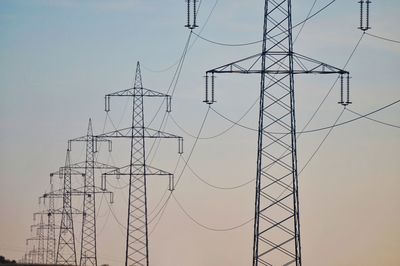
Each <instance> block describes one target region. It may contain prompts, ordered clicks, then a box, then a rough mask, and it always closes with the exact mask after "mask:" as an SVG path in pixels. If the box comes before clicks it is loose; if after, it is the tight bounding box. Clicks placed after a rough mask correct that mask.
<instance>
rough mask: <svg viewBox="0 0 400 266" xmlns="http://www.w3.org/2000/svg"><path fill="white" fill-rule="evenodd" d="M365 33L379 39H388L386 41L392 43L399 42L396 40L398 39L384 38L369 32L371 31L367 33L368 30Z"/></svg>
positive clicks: (399, 42)
mask: <svg viewBox="0 0 400 266" xmlns="http://www.w3.org/2000/svg"><path fill="white" fill-rule="evenodd" d="M365 34H367V35H369V36H371V37H374V38H377V39H381V40H384V41H388V42H393V43H398V44H400V41H398V40H394V39H390V38H386V37H382V36H378V35H374V34H371V33H368V32H366V33H365Z"/></svg>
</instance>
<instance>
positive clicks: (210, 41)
mask: <svg viewBox="0 0 400 266" xmlns="http://www.w3.org/2000/svg"><path fill="white" fill-rule="evenodd" d="M335 1H336V0H332V1H331V2H329V3H328V4H326V5H325V6H323V7H322V8H321V9H319V10H318V11H316V12H315V13H313V14H312V15H310V14H309V15H308V16H307V17H306V19H304V20H302V21H300V22H299V23H297V24H296V25H294V26H293V27H292V29H294V28H297V27H298V26H300V25H302V24H304V23H305V22H307V21H308V20H310V19H312V18H313V17H315V16H316V15H318V14H319V13H321V12H322V11H324V10H325V9H327V8H328V7H329V6H330V5H332V4H333V3H334V2H335ZM315 2H316V1H315ZM315 2H314V4H313V6H314V5H315ZM193 34H194V35H196V36H197V37H198V38H200V39H202V40H203V41H206V42H209V43H212V44H216V45H221V46H231V47H240V46H248V45H253V44H257V43H261V42H262V40H258V41H252V42H245V43H223V42H217V41H213V40H210V39H207V38H205V37H203V36H201V35H200V34H197V33H195V32H193ZM280 34H283V33H280ZM280 34H277V35H275V36H273V37H277V36H279V35H280Z"/></svg>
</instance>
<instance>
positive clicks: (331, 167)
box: [0, 0, 400, 266]
mask: <svg viewBox="0 0 400 266" xmlns="http://www.w3.org/2000/svg"><path fill="white" fill-rule="evenodd" d="M293 2H294V3H293V5H294V8H293V12H294V23H297V22H299V21H301V20H302V19H304V17H305V16H306V14H307V13H308V11H309V9H310V7H311V5H312V3H313V2H314V1H313V0H300V1H293ZM328 2H329V1H327V0H318V1H317V4H316V6H315V8H314V11H315V10H318V9H319V8H321V7H322V6H324V5H325V4H326V3H328ZM215 3H216V2H215V1H214V0H203V1H202V5H201V7H200V11H199V18H198V23H199V25H200V28H199V29H197V30H196V32H197V33H199V32H200V30H202V27H203V26H205V27H204V29H203V31H202V33H201V35H202V36H204V37H206V38H209V39H212V40H215V41H219V42H227V43H242V42H251V41H256V40H259V39H260V38H261V30H262V25H261V23H262V14H261V12H262V7H263V1H260V0H257V1H256V0H251V1H239V0H234V1H226V0H219V1H218V2H217V5H216V6H215V9H214V12H213V13H212V15H211V16H210V18H209V20H208V23H207V24H206V25H205V23H206V19H207V17H208V16H209V14H210V11H211V10H212V8H213V6H214V4H215ZM185 7H186V6H185V3H184V1H183V0H182V1H181V0H179V1H176V0H174V1H173V0H166V1H144V0H117V1H112V2H111V1H100V0H99V1H93V0H92V1H84V3H82V1H74V0H59V1H52V0H33V1H19V0H14V1H11V0H10V1H8V0H0V92H1V97H0V99H1V100H0V147H1V149H0V210H1V213H2V215H1V216H0V217H1V218H0V254H4V255H6V256H7V257H10V258H19V257H20V256H22V254H23V253H24V251H25V239H26V238H27V237H29V236H30V232H29V225H30V224H31V222H32V221H31V219H32V215H31V214H32V213H33V212H34V211H36V210H37V208H38V204H37V197H38V196H39V195H40V194H41V193H43V192H44V191H45V190H48V174H49V172H51V171H54V170H56V169H57V168H58V167H59V166H60V165H61V164H62V163H63V161H64V157H65V149H66V141H67V140H68V139H71V138H74V137H78V136H80V135H82V134H84V133H85V131H86V126H87V121H88V118H89V117H92V118H93V122H94V129H95V131H96V132H101V131H102V129H103V128H102V127H103V123H104V121H105V113H104V111H103V110H104V107H103V104H104V100H103V97H104V95H105V94H106V93H110V92H113V91H117V90H120V89H125V88H128V87H130V86H131V85H132V82H133V75H134V71H135V66H136V61H138V60H140V61H141V64H142V74H143V82H144V86H145V87H147V88H151V89H154V90H159V91H162V92H165V91H167V89H168V87H169V84H170V82H171V79H172V76H173V71H174V69H175V68H172V69H171V70H169V71H165V72H159V73H158V72H152V71H150V69H154V70H156V69H164V68H167V67H169V66H171V65H172V64H173V63H174V62H176V61H177V60H178V58H179V56H180V55H181V53H182V50H183V48H184V45H185V42H186V39H187V37H188V35H189V31H188V30H187V29H186V28H184V27H183V25H184V24H185V23H186V17H185V16H186V10H185ZM358 8H359V6H358V4H357V1H355V0H354V1H344V0H337V1H336V2H335V3H334V4H332V5H331V6H330V7H329V8H328V9H327V10H325V11H324V12H322V13H321V14H320V15H318V16H316V17H315V18H313V19H312V20H310V21H309V22H308V23H307V24H306V25H305V27H304V30H303V32H302V33H301V35H300V37H299V39H298V41H297V42H296V44H295V50H296V51H298V52H300V53H302V54H306V55H307V56H309V57H312V58H316V59H319V60H321V61H324V62H326V63H329V64H332V65H335V66H338V67H342V66H343V65H344V64H345V62H346V60H347V58H348V57H349V55H350V53H351V51H352V49H353V47H354V45H355V44H356V43H357V41H358V39H359V38H360V36H361V32H360V31H359V30H358V29H357V27H358V20H359V14H358V12H359V10H358ZM399 11H400V2H399V1H395V0H387V1H373V3H372V8H371V26H372V30H371V31H369V32H370V33H372V34H376V35H380V36H384V37H388V38H393V39H396V40H400V31H399V28H398V25H399V22H400V21H399V17H398V13H399ZM296 32H297V31H296ZM191 40H192V42H191V44H192V46H191V49H190V50H189V52H188V54H187V57H186V60H185V64H184V67H183V70H182V74H181V76H180V80H179V82H178V84H177V86H176V90H175V95H174V99H173V113H172V116H173V118H174V119H176V120H177V121H178V122H179V123H180V125H181V126H183V127H184V128H185V129H186V130H187V131H189V132H191V133H192V134H196V133H197V130H198V128H199V127H200V124H201V121H202V118H203V117H204V114H205V111H206V108H207V106H205V104H203V103H202V101H203V94H204V81H203V78H202V76H203V75H204V73H205V71H206V70H207V69H210V68H213V67H216V66H219V65H222V64H225V63H228V62H230V61H234V60H236V59H240V58H242V57H244V56H248V55H251V54H254V53H257V52H259V50H260V45H258V44H257V45H252V46H247V47H240V48H238V47H221V46H215V45H212V44H210V43H206V42H204V41H202V40H201V39H196V37H195V36H192V39H191ZM399 62H400V44H398V43H392V42H386V41H382V40H379V39H376V38H373V37H371V36H368V35H366V36H364V37H363V40H362V41H361V43H360V46H359V48H358V50H357V51H356V53H355V54H354V57H353V58H352V60H351V61H350V63H349V65H348V69H349V70H350V72H351V73H352V74H351V75H352V77H353V78H352V101H353V102H354V104H353V105H352V106H351V108H352V109H353V110H355V111H358V112H360V113H367V112H369V111H373V110H375V109H377V108H379V107H381V106H384V105H385V104H388V103H391V102H393V101H395V100H398V99H400V90H399V85H398V70H399V68H400V63H399ZM333 81H334V77H318V76H311V77H298V78H297V79H296V82H297V83H296V97H297V107H298V110H297V115H298V127H299V128H302V127H303V125H304V124H305V122H306V121H307V120H308V119H309V117H310V116H311V114H312V113H313V112H314V110H315V108H316V106H318V104H319V103H320V102H321V100H322V98H323V97H324V95H325V94H326V92H327V91H328V90H329V88H330V87H331V85H332V83H333ZM258 83H259V77H245V76H234V75H232V76H229V75H228V76H222V75H221V76H219V77H218V78H217V101H218V103H217V104H215V105H214V108H215V109H216V110H218V111H220V112H221V113H223V114H225V115H227V116H228V117H231V118H232V119H233V120H238V119H239V118H240V116H241V115H242V114H243V113H244V112H245V111H246V110H247V109H248V108H249V106H251V104H252V103H253V102H254V100H255V99H256V98H257V95H258V90H259V88H258ZM338 89H339V88H338V86H337V87H336V88H335V89H334V90H333V92H332V94H331V95H330V96H329V97H328V99H327V101H326V102H325V104H324V105H323V108H322V109H321V111H320V113H319V114H318V115H317V117H316V119H315V120H313V122H312V123H311V124H310V127H309V129H312V128H317V127H321V126H327V125H331V124H332V123H333V121H334V120H335V119H336V117H337V116H338V115H339V113H340V111H341V107H340V106H339V105H337V104H336V102H337V101H338ZM125 104H126V101H125V100H123V99H116V100H113V102H112V112H111V113H110V116H111V118H112V119H113V121H114V123H115V124H118V121H120V120H121V126H126V125H128V120H127V119H128V118H129V115H127V114H126V113H125V116H123V118H122V119H121V116H122V114H123V113H124V112H123V110H124V107H125ZM158 104H159V102H157V101H152V100H151V101H147V102H146V108H147V109H146V117H147V118H151V117H152V115H153V114H154V110H155V109H156V108H157V107H158ZM128 114H129V113H128ZM256 115H257V110H256V109H253V110H252V111H251V112H250V113H249V115H248V116H246V117H245V118H244V119H243V120H242V121H241V123H243V124H245V125H248V126H250V127H256V125H257V123H256ZM353 117H354V116H353V115H352V114H350V113H349V112H345V113H344V115H343V117H342V118H341V121H345V120H348V119H351V118H353ZM372 117H373V118H375V119H379V120H382V121H385V122H388V123H392V124H395V125H400V106H399V105H395V106H392V107H390V108H388V109H385V110H384V111H382V112H380V113H378V114H375V115H373V116H372ZM159 121H160V118H158V119H156V122H155V127H156V126H157V123H158V122H159ZM229 125H230V124H229V122H226V121H225V120H222V119H221V118H220V117H218V116H217V115H216V114H215V113H213V112H210V114H209V117H208V120H207V123H206V126H205V128H204V131H203V135H204V136H210V135H215V134H217V133H219V132H221V131H222V130H224V129H225V128H227V127H228V126H229ZM111 129H112V126H111V125H110V123H109V121H107V124H106V130H111ZM166 131H169V132H172V133H176V134H179V135H182V136H184V137H185V152H186V153H185V156H186V157H187V156H188V155H189V151H190V148H191V147H192V145H193V143H194V140H193V139H192V138H191V137H190V136H187V135H186V134H185V133H184V132H182V131H180V129H179V128H178V127H176V126H175V125H174V124H173V123H172V121H171V119H170V120H169V122H168V125H167V127H166ZM325 134H326V132H319V133H312V134H307V135H304V136H302V138H301V140H299V147H298V148H299V158H298V160H299V165H300V166H303V165H304V164H305V162H306V161H307V160H308V158H309V156H310V155H311V154H312V153H313V151H314V150H315V149H316V147H317V146H318V144H319V143H320V142H321V141H322V139H323V137H324V136H325ZM255 138H256V134H254V132H251V131H246V130H244V129H242V128H239V127H234V128H233V129H232V130H230V131H228V132H227V133H226V134H225V135H223V136H221V137H218V138H214V139H211V140H199V142H198V144H197V146H196V149H195V151H194V153H193V156H192V158H191V161H190V165H191V167H193V169H194V170H196V171H197V172H198V174H199V175H201V176H202V177H203V178H204V179H206V180H208V181H209V182H210V183H212V184H215V185H220V186H234V185H237V184H240V183H243V182H246V181H247V180H250V179H251V178H252V177H253V176H254V172H255V149H256V146H255V144H256V142H255V141H256V139H255ZM173 144H175V143H173ZM126 146H127V143H115V146H114V151H115V153H114V154H113V157H112V159H114V160H115V161H116V163H118V164H122V165H123V164H126V163H127V160H126ZM399 148H400V129H398V128H393V127H388V126H384V125H381V124H377V123H375V122H371V121H368V120H358V121H356V122H353V123H350V124H347V125H345V126H342V127H339V128H337V129H335V130H333V132H332V134H331V135H330V136H329V137H328V139H327V140H326V142H325V143H324V145H323V146H322V148H321V149H320V151H319V152H318V154H317V156H316V157H315V158H314V159H313V160H312V161H311V163H310V165H309V166H308V167H307V168H306V170H305V171H304V172H303V173H302V175H301V177H300V189H301V191H300V206H301V222H302V243H303V259H304V263H305V265H309V266H314V265H315V266H317V265H327V266H345V265H363V266H372V265H385V266H396V265H399V263H400V254H399V252H398V250H400V243H399V241H398V239H399V238H400V229H399V226H398V225H399V224H400V215H399V213H400V193H399V192H398V188H399V187H400V160H399V156H398V150H399ZM81 150H82V147H81V146H79V145H76V148H75V146H74V150H73V154H72V157H73V159H75V160H78V159H79V158H83V157H82V154H81V153H82V152H81ZM101 158H102V159H103V161H111V160H112V159H110V157H109V156H108V154H107V153H104V154H103V155H102V156H101ZM177 158H178V157H177V155H176V154H175V146H172V145H171V144H164V143H163V144H162V145H161V149H160V153H159V154H157V156H156V157H155V159H154V165H155V166H159V167H163V168H166V170H169V171H172V170H173V169H174V166H175V164H176V161H177ZM180 167H181V166H180ZM179 169H181V168H178V171H177V172H178V173H179ZM78 182H79V181H78ZM110 182H112V183H111V184H112V185H115V186H118V185H123V182H125V180H121V181H116V180H112V181H110ZM118 182H121V183H120V184H119V183H118ZM166 184H167V183H166V182H165V181H160V180H152V181H150V184H149V187H150V192H149V201H150V207H149V208H150V209H152V208H154V206H155V205H156V203H157V201H158V199H160V198H161V196H162V194H163V191H164V189H165V188H166ZM117 191H118V192H117ZM117 191H116V195H115V197H116V203H115V205H114V207H113V208H114V211H115V213H116V214H117V215H120V216H118V217H120V220H121V221H125V216H124V215H126V214H125V213H126V211H125V207H124V205H125V201H124V200H126V199H125V198H126V196H127V193H126V191H125V190H117ZM253 194H254V183H250V184H249V185H248V186H245V187H243V188H240V189H238V190H232V191H220V190H215V189H212V188H210V187H207V186H205V185H204V184H203V183H201V182H200V181H199V180H198V179H196V177H195V176H194V175H193V174H192V173H190V171H185V173H184V174H183V176H182V181H181V184H180V185H179V187H178V188H177V190H176V191H175V195H176V197H177V198H178V199H179V200H180V202H181V203H182V205H183V206H185V208H186V209H187V210H188V211H189V212H190V214H191V215H192V216H194V217H195V218H196V219H197V220H199V221H200V222H201V223H203V224H205V225H208V226H211V227H216V228H225V227H231V226H235V225H238V224H240V223H242V222H243V221H246V220H248V219H249V218H251V217H252V215H253V205H252V202H253V200H254V196H253ZM78 204H79V203H78ZM99 209H100V211H99V218H98V222H99V225H98V226H99V228H100V229H99V235H98V239H99V252H98V254H99V261H100V262H101V263H109V264H110V265H122V262H121V261H122V259H123V254H124V252H122V249H123V246H124V245H123V242H124V237H123V235H122V234H121V232H120V230H122V228H120V226H119V225H118V224H117V222H116V221H115V219H114V218H113V216H112V215H110V211H109V209H108V208H107V206H106V205H105V204H104V202H103V204H102V205H101V206H100V207H99ZM76 226H77V227H79V221H77V223H76ZM152 226H154V224H152V225H151V226H150V227H151V228H152ZM77 232H79V230H78V229H77ZM77 234H78V233H77ZM251 237H252V226H251V224H249V225H246V226H245V227H243V228H240V229H238V230H235V231H231V232H224V233H221V232H219V233H218V232H210V231H207V230H204V229H203V228H200V227H198V226H197V225H195V224H193V223H192V222H191V221H190V220H188V218H187V217H186V216H185V215H184V214H183V213H182V212H181V210H180V209H179V207H178V206H177V204H176V203H175V202H174V201H173V200H171V202H170V203H169V205H168V207H167V209H166V211H165V213H164V215H163V216H162V219H161V220H160V223H159V224H158V226H157V228H156V230H155V231H154V233H153V234H152V235H151V237H150V241H151V247H150V252H151V253H150V256H151V261H152V265H163V266H169V265H171V266H172V265H173V266H177V265H185V266H197V265H199V266H200V265H202V266H204V265H207V266H213V265H231V266H239V265H240V266H241V265H248V264H250V258H251V244H252V239H251Z"/></svg>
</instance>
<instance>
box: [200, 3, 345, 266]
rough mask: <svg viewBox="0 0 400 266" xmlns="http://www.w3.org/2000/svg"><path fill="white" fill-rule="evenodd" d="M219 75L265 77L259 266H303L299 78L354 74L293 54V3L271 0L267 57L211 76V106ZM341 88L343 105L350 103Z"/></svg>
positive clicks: (258, 177)
mask: <svg viewBox="0 0 400 266" xmlns="http://www.w3.org/2000/svg"><path fill="white" fill-rule="evenodd" d="M260 63H261V67H260V68H259V66H260ZM216 73H241V74H261V81H260V100H259V101H260V102H259V120H258V144H257V173H256V193H255V196H256V197H255V217H254V242H253V265H254V266H257V265H296V266H300V265H301V244H300V219H299V196H298V173H297V151H296V117H295V97H294V75H296V74H311V73H312V74H335V73H336V74H339V75H340V76H341V80H342V81H343V78H347V81H349V73H348V72H347V71H345V70H342V69H339V68H336V67H333V66H330V65H327V64H325V63H322V62H320V61H317V60H314V59H311V58H309V57H306V56H303V55H300V54H297V53H295V52H293V41H292V5H291V1H290V0H279V1H273V0H265V6H264V26H263V42H262V51H261V53H259V54H256V55H253V56H250V57H247V58H244V59H241V60H238V61H235V62H232V63H229V64H226V65H223V66H221V67H218V68H214V69H212V70H208V71H207V72H206V99H205V102H206V103H207V104H212V103H214V102H215V99H214V77H215V74H216ZM209 78H211V96H210V95H209V93H208V90H209V87H208V81H209ZM341 84H342V88H341V100H340V102H339V103H341V104H342V105H347V104H350V101H349V94H348V92H349V90H348V88H347V91H345V90H344V88H343V82H342V83H341ZM347 84H348V82H347ZM345 93H347V97H345V96H346V95H344V94H345Z"/></svg>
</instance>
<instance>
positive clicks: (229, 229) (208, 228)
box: [171, 194, 253, 232]
mask: <svg viewBox="0 0 400 266" xmlns="http://www.w3.org/2000/svg"><path fill="white" fill-rule="evenodd" d="M171 195H172V197H173V199H174V200H175V202H176V203H177V204H178V206H179V208H180V209H181V210H182V212H183V213H184V214H185V215H186V216H187V217H188V218H189V219H190V220H192V221H193V222H194V223H195V224H197V225H198V226H200V227H203V228H204V229H207V230H209V231H214V232H227V231H232V230H235V229H238V228H240V227H243V226H245V225H246V224H249V223H250V222H251V221H253V218H251V219H249V220H247V221H245V222H243V223H241V224H239V225H236V226H232V227H228V228H214V227H211V226H207V225H204V224H202V223H200V222H198V221H197V220H196V219H194V218H193V217H192V216H191V215H190V214H189V213H188V212H187V211H186V210H185V208H184V207H183V206H182V204H181V203H180V202H179V201H178V199H177V198H176V197H175V195H174V194H171Z"/></svg>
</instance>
